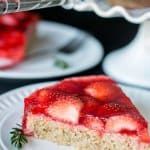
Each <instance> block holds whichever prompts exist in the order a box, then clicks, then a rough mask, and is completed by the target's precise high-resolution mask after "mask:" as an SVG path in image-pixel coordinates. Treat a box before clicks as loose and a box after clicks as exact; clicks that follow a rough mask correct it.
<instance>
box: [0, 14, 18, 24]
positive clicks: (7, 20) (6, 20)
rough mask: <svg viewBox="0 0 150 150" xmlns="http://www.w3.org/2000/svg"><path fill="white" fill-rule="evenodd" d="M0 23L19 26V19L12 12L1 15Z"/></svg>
mask: <svg viewBox="0 0 150 150" xmlns="http://www.w3.org/2000/svg"><path fill="white" fill-rule="evenodd" d="M0 25H3V26H17V25H18V21H17V20H16V18H14V17H13V15H12V14H7V15H2V16H0Z"/></svg>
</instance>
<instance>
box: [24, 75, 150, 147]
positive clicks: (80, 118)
mask: <svg viewBox="0 0 150 150" xmlns="http://www.w3.org/2000/svg"><path fill="white" fill-rule="evenodd" d="M24 103H25V106H24V117H23V131H24V133H25V134H26V135H28V136H34V137H36V138H39V139H43V140H49V141H53V142H55V143H57V144H59V145H66V146H73V147H75V149H77V150H150V137H149V133H148V124H147V122H146V120H145V119H144V118H143V116H142V115H141V114H140V112H139V111H138V110H137V109H136V108H135V106H134V105H133V103H132V102H131V100H130V99H129V98H128V97H127V96H126V95H125V94H124V93H123V91H122V90H121V88H119V87H118V86H117V84H116V83H115V82H114V81H113V80H111V79H110V78H108V77H106V76H89V77H79V78H78V77H77V78H69V79H65V80H63V81H61V82H59V83H57V84H55V85H53V86H50V87H47V88H43V89H39V90H37V91H36V92H34V93H33V94H31V95H30V96H29V97H27V98H25V101H24Z"/></svg>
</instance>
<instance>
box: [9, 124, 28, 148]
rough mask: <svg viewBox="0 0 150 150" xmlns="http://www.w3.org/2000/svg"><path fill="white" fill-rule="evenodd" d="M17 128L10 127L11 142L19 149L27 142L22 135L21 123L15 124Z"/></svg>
mask: <svg viewBox="0 0 150 150" xmlns="http://www.w3.org/2000/svg"><path fill="white" fill-rule="evenodd" d="M17 126H18V127H19V128H12V131H11V132H10V134H11V138H10V140H11V144H12V145H13V146H14V147H16V148H17V149H18V150H20V149H21V148H22V147H23V145H24V144H26V143H28V140H27V137H26V136H25V135H24V133H23V131H22V129H21V125H19V124H17Z"/></svg>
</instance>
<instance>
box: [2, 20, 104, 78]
mask: <svg viewBox="0 0 150 150" xmlns="http://www.w3.org/2000/svg"><path fill="white" fill-rule="evenodd" d="M37 32H38V33H37V40H36V41H35V43H34V44H33V46H32V47H31V51H32V53H33V54H32V55H31V56H29V57H27V58H26V60H25V61H24V62H22V63H20V64H19V65H18V66H16V67H14V68H12V69H8V70H3V71H2V70H1V71H0V78H9V79H43V78H54V77H62V76H65V75H71V74H73V73H79V72H81V71H85V70H88V69H90V68H92V67H94V66H96V65H97V64H98V63H99V62H100V61H101V59H102V56H103V48H102V46H101V44H100V42H99V41H98V40H97V39H96V38H94V37H93V36H91V35H89V34H88V35H89V36H87V38H86V39H85V40H84V42H83V43H82V45H81V46H80V47H79V48H78V50H76V51H75V52H74V53H71V54H63V53H60V52H58V51H57V49H58V48H60V47H62V46H63V45H65V44H66V43H68V41H70V40H71V39H72V38H74V37H76V36H80V35H81V34H82V33H85V32H84V31H81V30H78V29H76V28H73V27H70V26H67V25H63V24H58V23H54V22H46V21H41V22H40V23H39V24H38V27H37ZM85 34H87V33H85ZM58 58H59V59H62V60H65V61H66V62H67V63H68V64H69V65H70V67H69V68H67V69H60V68H58V67H56V66H55V65H54V62H55V60H56V59H58Z"/></svg>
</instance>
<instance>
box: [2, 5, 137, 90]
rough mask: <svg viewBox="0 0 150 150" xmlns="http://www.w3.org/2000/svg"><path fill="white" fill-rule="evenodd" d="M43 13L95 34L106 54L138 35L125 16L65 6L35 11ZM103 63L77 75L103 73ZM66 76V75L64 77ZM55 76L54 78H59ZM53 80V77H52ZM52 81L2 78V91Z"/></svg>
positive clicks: (52, 18) (57, 20)
mask: <svg viewBox="0 0 150 150" xmlns="http://www.w3.org/2000/svg"><path fill="white" fill-rule="evenodd" d="M34 12H36V13H39V14H40V15H41V18H43V19H46V20H52V21H56V22H61V23H65V24H69V25H71V26H74V27H78V28H80V29H83V30H85V31H87V32H89V33H91V34H93V35H94V36H95V37H96V38H97V39H98V40H99V41H101V43H102V44H103V46H104V49H105V55H106V54H107V53H109V52H110V51H112V50H115V49H117V48H120V47H122V46H124V45H126V44H128V43H129V42H130V41H131V40H132V39H133V38H134V37H135V35H136V33H137V30H138V25H136V24H131V23H129V22H127V21H126V20H124V19H123V18H111V19H105V18H101V17H98V16H96V14H94V13H93V12H76V11H73V10H64V9H63V8H60V7H58V8H48V9H41V10H37V11H34ZM102 73H103V71H102V68H101V63H100V64H98V65H97V66H96V67H94V68H93V69H90V70H88V71H85V72H82V73H80V74H76V75H88V74H102ZM62 78H64V77H62ZM59 79H61V78H55V79H53V80H59ZM51 80H52V79H51ZM41 81H50V79H44V80H10V79H0V93H3V92H6V91H8V90H10V89H14V88H17V87H20V86H23V85H26V84H31V83H36V82H41Z"/></svg>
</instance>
